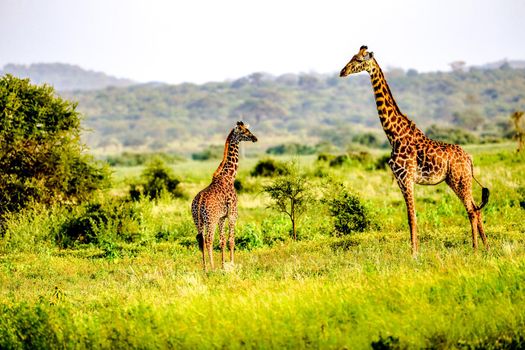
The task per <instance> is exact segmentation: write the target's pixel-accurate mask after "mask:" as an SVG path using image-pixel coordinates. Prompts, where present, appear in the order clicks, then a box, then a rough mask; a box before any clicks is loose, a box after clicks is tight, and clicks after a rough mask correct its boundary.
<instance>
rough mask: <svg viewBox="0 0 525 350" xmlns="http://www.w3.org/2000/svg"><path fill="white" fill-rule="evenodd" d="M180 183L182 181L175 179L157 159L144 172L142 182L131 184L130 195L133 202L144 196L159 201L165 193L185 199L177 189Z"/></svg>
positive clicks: (169, 170)
mask: <svg viewBox="0 0 525 350" xmlns="http://www.w3.org/2000/svg"><path fill="white" fill-rule="evenodd" d="M179 183H180V180H179V179H177V178H176V177H175V175H174V174H173V171H172V170H171V169H170V168H169V167H168V166H167V165H166V164H165V163H164V161H163V160H162V159H160V158H155V159H153V160H152V161H151V162H150V163H149V164H148V165H147V166H146V168H145V169H144V171H143V172H142V174H141V181H140V182H138V183H134V184H131V188H130V190H129V195H130V197H131V199H133V200H139V199H140V197H142V196H144V197H147V198H150V199H157V198H159V197H160V196H161V195H162V193H163V192H167V193H169V194H171V195H173V196H174V197H183V196H184V195H183V193H182V192H181V191H180V190H179V189H178V188H177V186H178V185H179Z"/></svg>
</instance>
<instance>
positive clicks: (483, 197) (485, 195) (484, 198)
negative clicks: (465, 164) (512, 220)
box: [470, 157, 490, 211]
mask: <svg viewBox="0 0 525 350" xmlns="http://www.w3.org/2000/svg"><path fill="white" fill-rule="evenodd" d="M470 169H471V171H472V178H473V179H474V181H476V182H477V183H478V185H479V186H480V187H481V204H480V205H479V206H477V205H475V204H474V207H475V208H476V210H478V211H479V210H481V209H483V207H484V206H485V205H486V204H487V203H488V201H489V196H490V191H489V189H488V188H486V187H485V186H483V185H482V184H481V182H479V181H478V179H476V178H475V177H474V162H473V161H472V157H470Z"/></svg>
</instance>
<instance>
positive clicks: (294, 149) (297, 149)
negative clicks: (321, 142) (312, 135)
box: [266, 143, 317, 155]
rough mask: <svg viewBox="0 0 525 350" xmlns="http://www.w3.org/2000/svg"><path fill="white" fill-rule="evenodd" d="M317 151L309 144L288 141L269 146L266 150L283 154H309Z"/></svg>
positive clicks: (270, 152) (274, 153)
mask: <svg viewBox="0 0 525 350" xmlns="http://www.w3.org/2000/svg"><path fill="white" fill-rule="evenodd" d="M315 152H317V147H314V146H310V145H302V144H300V143H288V144H284V143H283V144H280V145H277V146H273V147H270V148H268V149H267V150H266V153H267V154H273V155H283V154H296V155H310V154H314V153H315Z"/></svg>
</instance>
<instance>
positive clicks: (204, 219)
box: [191, 122, 257, 271]
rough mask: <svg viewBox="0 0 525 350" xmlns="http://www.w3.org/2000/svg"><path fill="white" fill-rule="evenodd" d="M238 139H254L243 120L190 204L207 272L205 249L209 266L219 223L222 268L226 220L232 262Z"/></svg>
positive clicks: (238, 124) (227, 140) (212, 266)
mask: <svg viewBox="0 0 525 350" xmlns="http://www.w3.org/2000/svg"><path fill="white" fill-rule="evenodd" d="M241 141H252V142H256V141H257V138H256V137H255V136H254V135H253V134H252V133H251V132H250V130H248V128H247V126H245V125H244V123H243V122H237V125H236V126H235V127H234V128H233V129H232V130H231V132H230V134H229V135H228V137H227V138H226V143H225V145H224V156H223V159H222V162H221V164H220V165H219V167H218V168H217V170H216V171H215V172H214V173H213V177H212V180H211V184H210V185H209V186H208V187H206V188H205V189H203V190H202V191H200V192H199V193H198V194H197V195H196V196H195V198H194V199H193V202H192V203H191V213H192V216H193V221H194V223H195V226H196V227H197V237H196V238H197V241H198V242H199V248H200V250H201V252H202V263H203V267H204V271H207V266H206V252H207V253H208V257H209V260H210V266H211V268H212V269H213V268H214V264H213V239H214V235H215V228H216V227H217V225H218V226H219V234H220V246H221V254H222V268H224V259H225V258H224V253H225V246H226V237H225V234H224V228H225V222H226V219H228V229H229V236H228V240H229V246H230V261H231V263H232V264H233V262H234V261H233V252H234V249H235V223H236V221H237V193H236V192H235V188H234V181H235V176H236V175H237V167H238V164H239V143H240V142H241Z"/></svg>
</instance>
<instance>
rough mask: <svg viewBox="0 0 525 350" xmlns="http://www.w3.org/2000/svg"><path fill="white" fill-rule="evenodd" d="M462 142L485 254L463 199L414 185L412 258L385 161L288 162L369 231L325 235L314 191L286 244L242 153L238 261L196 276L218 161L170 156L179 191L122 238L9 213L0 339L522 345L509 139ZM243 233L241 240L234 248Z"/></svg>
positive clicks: (518, 238)
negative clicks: (61, 234)
mask: <svg viewBox="0 0 525 350" xmlns="http://www.w3.org/2000/svg"><path fill="white" fill-rule="evenodd" d="M467 149H468V151H469V152H471V153H472V154H473V155H474V159H475V174H476V177H477V178H478V179H479V180H480V181H482V183H483V184H484V185H485V186H487V187H489V188H490V190H491V198H490V201H489V204H488V205H487V207H486V208H484V209H483V213H484V221H485V227H486V231H487V235H488V237H489V242H490V245H491V249H490V251H488V252H487V251H485V250H484V249H480V250H479V251H477V252H474V251H473V250H472V248H471V238H470V225H469V223H468V219H467V218H466V214H465V212H464V209H463V207H462V205H461V203H460V202H459V200H458V199H457V198H456V197H455V195H454V194H453V193H452V191H451V190H450V189H448V188H447V186H446V185H445V184H440V185H438V186H427V187H424V186H419V187H416V198H417V200H416V210H417V215H418V225H419V232H420V246H421V253H420V255H419V256H418V258H417V259H413V258H412V257H411V254H410V244H409V232H408V225H407V223H406V210H405V205H404V202H403V199H402V196H401V193H400V191H399V189H398V188H397V185H396V184H395V183H394V182H393V179H392V176H391V174H390V171H389V170H388V171H387V170H368V169H367V167H366V166H363V165H361V164H353V165H352V164H351V165H346V166H343V167H340V168H336V169H332V168H323V169H319V166H318V165H316V163H315V161H314V158H313V157H302V158H296V160H297V161H298V162H299V163H300V165H301V167H302V168H303V169H304V171H306V172H307V173H308V174H310V176H309V179H310V180H311V182H312V184H313V188H314V191H315V193H316V195H318V196H319V197H321V196H322V195H323V190H322V189H323V188H324V187H326V183H327V179H328V178H330V179H332V181H341V182H344V184H345V185H346V187H347V188H348V189H350V190H351V191H352V192H354V193H357V194H358V195H359V196H360V198H361V199H362V200H363V202H364V203H366V205H367V207H368V208H369V209H370V215H372V216H373V218H374V220H375V221H377V222H378V224H379V227H378V228H376V229H373V230H368V231H366V232H364V233H356V234H352V235H348V236H345V237H336V236H334V234H333V231H334V230H333V225H332V221H331V218H330V216H329V215H328V213H327V210H326V208H324V205H323V203H322V201H316V202H315V203H314V205H312V207H311V208H310V209H309V211H308V212H307V213H306V214H305V215H304V217H303V218H302V220H301V221H300V223H299V237H300V240H299V241H297V242H294V241H292V240H291V239H290V238H289V229H290V227H289V223H288V222H287V220H286V218H284V217H282V216H281V215H279V214H278V213H276V212H274V211H272V210H270V209H268V208H267V206H268V204H269V199H268V198H267V197H266V195H264V194H262V193H261V192H260V189H261V186H262V184H263V183H264V182H265V181H269V180H264V179H260V178H252V177H250V176H249V172H250V170H251V169H252V168H253V166H254V165H255V163H256V161H257V160H256V159H242V160H241V168H240V172H239V179H241V181H242V182H243V184H244V185H245V187H247V189H248V190H247V191H245V192H242V193H241V194H240V195H239V221H238V226H237V232H238V237H239V242H240V243H239V250H238V251H237V252H236V262H237V264H236V265H235V267H234V268H228V269H227V271H222V270H220V269H218V270H216V271H213V272H210V273H207V274H205V273H203V272H202V270H201V265H200V253H199V251H198V248H197V246H196V244H195V242H194V236H195V233H196V232H195V230H194V227H193V223H192V221H191V215H190V209H189V204H190V202H191V199H192V198H193V196H194V195H195V194H196V192H197V191H198V190H200V189H201V188H202V187H204V186H205V185H207V182H208V181H209V178H210V175H211V173H212V172H213V170H214V169H215V168H216V166H217V164H218V162H217V161H209V162H192V161H187V162H180V163H177V164H174V165H173V169H174V171H175V173H176V174H177V175H178V176H179V177H180V178H181V179H183V182H182V184H181V186H182V189H183V191H184V192H185V193H186V198H178V199H172V198H169V197H167V196H164V197H163V198H161V199H160V200H159V201H157V202H150V201H146V200H143V201H141V202H139V203H136V204H134V205H135V207H134V210H135V211H136V212H137V213H138V215H139V216H140V220H138V221H137V223H134V225H136V226H133V230H134V232H135V235H134V236H132V237H131V238H129V237H128V239H119V238H118V237H116V238H115V237H113V236H111V235H110V234H109V236H108V237H109V238H107V239H106V240H105V241H104V242H106V243H105V244H76V245H74V246H71V247H68V248H60V247H59V246H58V245H57V244H56V241H55V240H54V239H52V237H54V236H53V235H55V234H56V231H57V230H58V229H57V227H60V225H61V224H62V221H61V220H62V219H61V218H62V217H63V216H64V213H63V212H62V211H61V210H60V209H56V208H55V209H53V208H51V209H46V208H34V210H32V211H28V212H25V213H23V215H22V216H18V217H16V216H13V218H12V220H11V221H10V223H9V225H8V228H7V231H6V234H5V236H4V237H3V238H2V239H1V240H0V349H20V348H72V349H77V348H79V349H84V348H112V349H113V348H141V349H142V348H148V349H149V348H153V349H156V348H199V349H200V348H203V349H207V348H210V349H211V348H279V349H280V348H293V349H295V348H337V349H339V348H347V349H367V348H375V349H388V348H391V349H404V348H434V349H441V348H467V349H475V348H478V349H484V348H496V349H510V348H516V349H518V348H524V347H525V189H524V188H525V179H524V174H525V159H524V158H523V157H518V156H516V155H515V153H514V152H513V151H512V146H510V145H496V146H495V145H484V146H471V147H467ZM140 171H141V169H140V168H131V169H130V168H117V169H114V179H115V181H114V186H113V188H112V189H111V190H110V191H109V194H108V193H105V194H102V195H103V196H105V197H108V196H110V195H111V196H118V195H123V193H125V191H126V184H127V183H129V181H130V180H129V179H130V177H132V176H138V175H139V174H140ZM316 174H317V176H316ZM319 174H321V175H319ZM474 192H475V196H476V198H477V201H478V202H479V200H480V195H481V190H480V188H479V187H474ZM130 225H131V224H130ZM130 227H131V226H130ZM111 237H113V238H112V239H110V238H111ZM254 237H256V238H257V239H258V244H257V245H255V247H250V246H246V245H243V244H242V241H243V238H244V239H245V240H246V239H247V238H251V239H253V238H254ZM249 248H253V249H249ZM219 255H220V254H216V255H215V258H216V263H217V262H218V261H219V258H220V257H219Z"/></svg>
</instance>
